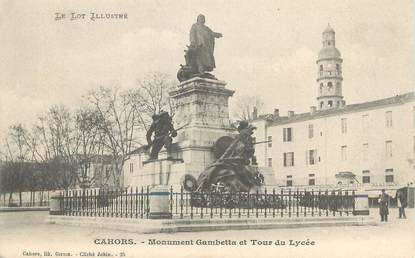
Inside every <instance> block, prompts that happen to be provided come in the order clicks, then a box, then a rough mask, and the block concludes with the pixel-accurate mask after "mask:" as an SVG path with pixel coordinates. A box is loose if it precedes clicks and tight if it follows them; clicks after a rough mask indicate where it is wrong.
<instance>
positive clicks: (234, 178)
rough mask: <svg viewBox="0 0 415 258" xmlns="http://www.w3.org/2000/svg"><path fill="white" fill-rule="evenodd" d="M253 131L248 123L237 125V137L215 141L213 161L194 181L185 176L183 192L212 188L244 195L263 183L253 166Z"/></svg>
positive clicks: (203, 190)
mask: <svg viewBox="0 0 415 258" xmlns="http://www.w3.org/2000/svg"><path fill="white" fill-rule="evenodd" d="M255 129H256V128H255V127H254V126H252V125H249V123H248V122H246V121H241V122H240V123H239V126H238V132H239V134H238V135H237V136H236V137H235V138H231V137H229V136H223V137H221V138H219V139H218V141H217V143H216V144H215V147H214V155H215V156H216V157H218V158H217V160H216V161H215V162H214V163H213V164H211V165H210V166H208V167H207V168H206V169H205V170H204V171H203V172H202V173H201V174H200V175H199V178H198V179H197V180H196V179H195V178H193V177H192V176H191V175H188V176H187V177H186V178H185V180H184V182H183V185H184V186H185V189H186V190H188V191H196V192H209V191H212V187H223V188H224V189H225V191H229V192H248V191H250V190H251V189H253V188H257V187H260V186H261V185H262V184H263V183H264V177H263V175H262V174H261V173H260V172H259V171H258V168H257V167H256V166H255V165H256V164H255V163H256V162H255V158H254V153H255V148H254V145H255V142H254V138H253V137H252V135H253V131H254V130H255ZM252 161H254V162H252ZM189 184H190V185H191V186H190V187H189Z"/></svg>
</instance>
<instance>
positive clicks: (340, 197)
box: [338, 189, 343, 216]
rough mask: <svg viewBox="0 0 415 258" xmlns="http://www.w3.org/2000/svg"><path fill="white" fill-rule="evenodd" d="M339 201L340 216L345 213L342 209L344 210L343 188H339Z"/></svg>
mask: <svg viewBox="0 0 415 258" xmlns="http://www.w3.org/2000/svg"><path fill="white" fill-rule="evenodd" d="M339 201H340V203H339V205H338V208H339V211H340V216H343V214H342V210H343V195H342V190H341V189H340V190H339Z"/></svg>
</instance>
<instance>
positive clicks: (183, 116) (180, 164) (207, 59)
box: [125, 15, 275, 189]
mask: <svg viewBox="0 0 415 258" xmlns="http://www.w3.org/2000/svg"><path fill="white" fill-rule="evenodd" d="M204 23H205V17H204V16H203V15H199V16H198V17H197V22H196V23H195V24H193V26H192V28H191V30H190V45H189V46H188V49H187V50H186V51H185V53H186V55H185V59H186V65H181V68H180V70H179V72H178V76H177V77H178V80H179V81H180V83H179V84H178V85H177V87H176V88H175V89H174V90H173V91H171V92H170V93H169V94H170V97H171V98H172V99H173V100H174V103H175V114H174V121H173V122H174V124H175V125H176V127H180V131H179V130H178V129H177V130H175V129H174V127H173V125H172V121H171V118H170V116H169V115H168V114H159V115H156V116H155V117H154V118H153V119H154V121H153V125H152V127H151V128H150V130H149V131H148V133H147V139H148V143H149V145H148V146H152V149H151V152H150V157H146V155H145V151H142V152H139V153H138V154H137V155H138V158H137V159H138V162H139V163H140V167H139V169H138V170H139V171H138V173H137V174H136V175H133V176H132V175H128V176H127V177H126V179H127V181H128V182H125V186H143V185H173V186H174V187H175V188H176V189H177V188H178V187H180V186H181V185H182V182H183V181H185V178H191V177H193V178H199V175H200V174H201V173H202V172H203V171H205V169H206V168H207V167H208V166H211V165H212V164H214V162H215V161H216V160H217V159H218V158H220V157H221V155H218V152H217V151H215V148H216V150H217V149H218V146H220V145H221V141H223V140H224V141H225V142H227V145H226V147H225V148H223V150H222V152H224V151H225V150H226V148H227V147H229V146H228V145H229V144H230V143H231V142H232V141H233V140H234V139H238V141H237V142H238V143H234V144H235V145H236V146H234V147H235V148H234V147H232V148H231V149H232V150H229V152H232V153H227V154H226V155H225V156H224V157H222V159H221V162H222V163H221V165H219V167H223V166H228V167H229V166H234V168H235V165H236V166H237V167H238V168H244V167H245V166H246V165H249V162H250V161H248V164H246V162H247V160H250V159H253V160H255V157H253V151H254V148H253V144H252V143H247V142H246V139H245V138H246V136H247V135H245V134H246V133H247V132H248V131H249V133H248V134H249V137H251V134H252V133H253V128H252V127H249V125H248V124H247V123H246V124H244V123H241V124H240V128H239V130H235V128H234V127H232V126H231V124H230V119H229V109H228V100H229V97H231V96H232V95H233V94H234V91H233V90H230V89H227V88H226V87H225V86H226V82H224V81H221V80H218V79H217V78H216V77H215V76H214V75H212V74H211V73H210V72H212V71H213V69H214V68H215V66H216V65H215V59H214V46H215V38H220V37H222V34H220V33H217V32H213V31H212V30H211V29H210V28H209V27H207V26H206V25H205V24H204ZM161 116H164V117H165V118H163V119H164V120H163V119H162V118H161ZM160 120H163V121H164V122H160ZM248 127H249V128H248ZM157 128H160V129H157ZM161 128H162V129H161ZM158 130H159V132H158ZM238 131H239V134H238ZM242 131H243V132H242ZM153 133H154V134H155V138H154V140H152V139H151V135H152V134H153ZM242 135H245V136H242ZM165 137H167V138H165ZM172 137H174V140H175V141H174V142H172V141H171V139H172ZM244 137H245V138H244ZM249 137H248V138H249ZM251 138H252V137H251ZM251 138H250V139H251ZM243 141H245V144H242V145H243V146H248V145H249V144H250V145H251V146H250V147H249V146H248V147H247V148H246V150H245V149H244V150H242V149H243V148H240V146H239V147H237V145H238V144H239V145H240V144H241V143H243ZM163 145H164V146H165V147H166V149H162V147H163ZM144 149H146V150H148V149H149V147H146V148H144ZM153 150H154V151H153ZM238 151H239V153H238ZM249 152H250V153H249ZM222 154H224V153H222ZM238 155H239V156H240V157H239V158H237V156H238ZM235 158H236V159H235ZM230 159H234V160H233V161H232V162H229V160H230ZM225 160H226V161H225ZM235 162H236V163H235ZM231 163H232V164H233V165H230V164H231ZM255 163H256V162H252V163H251V165H256V164H255ZM213 166H215V165H213ZM213 170H215V169H213ZM257 170H258V169H257V168H254V167H253V169H250V170H249V171H248V170H244V172H242V173H243V174H245V175H248V174H249V175H250V174H252V175H256V173H257ZM261 172H262V174H263V175H264V177H265V181H266V182H268V183H269V184H274V183H275V180H274V174H273V171H272V169H270V168H261ZM126 174H128V173H126ZM247 185H251V186H252V184H251V183H248V184H247Z"/></svg>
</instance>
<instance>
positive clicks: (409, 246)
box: [0, 209, 415, 258]
mask: <svg viewBox="0 0 415 258" xmlns="http://www.w3.org/2000/svg"><path fill="white" fill-rule="evenodd" d="M371 212H372V214H375V215H377V210H372V211H371ZM407 215H408V219H407V220H399V219H397V210H396V209H391V215H390V222H388V223H384V224H379V225H378V226H360V227H332V228H305V229H278V230H242V231H216V232H197V233H176V234H151V235H150V234H146V235H142V234H134V233H129V232H122V231H110V230H103V229H92V228H85V227H71V226H61V225H50V224H45V223H44V222H43V221H44V219H45V217H46V216H47V213H46V212H13V213H0V228H1V234H0V257H4V258H14V257H37V256H36V255H37V254H39V255H42V256H44V254H45V252H49V253H50V254H51V255H52V257H65V254H67V255H71V256H72V257H101V256H104V257H105V255H112V256H113V257H123V255H125V257H189V258H195V257H206V258H207V257H209V258H210V257H233V256H237V257H415V234H414V232H415V218H414V216H415V212H414V210H407ZM377 217H378V216H376V218H377ZM108 239H111V240H108ZM122 239H126V240H122ZM165 240H170V242H168V241H165ZM171 240H178V241H180V240H183V242H182V243H181V245H173V244H177V243H179V242H171ZM210 240H213V241H212V242H207V241H210ZM214 240H219V241H221V242H222V243H221V244H222V245H220V247H219V246H218V245H207V244H217V242H214ZM244 240H247V241H246V245H245V242H244ZM251 240H259V241H261V242H259V241H258V242H256V244H255V245H253V241H251ZM290 240H291V244H294V245H290ZM307 240H308V243H309V244H310V245H301V241H303V242H302V243H303V244H306V243H307ZM111 241H112V242H113V243H110V242H111ZM163 241H164V242H163ZM296 241H300V242H299V245H298V246H297V247H296V246H295V243H296ZM313 241H314V242H313ZM94 242H97V244H96V243H94ZM123 242H124V243H123ZM103 243H107V244H103ZM128 243H130V244H128ZM150 243H153V245H151V244H150ZM157 243H160V244H163V245H158V244H157ZM270 243H271V244H270ZM284 243H285V245H283V244H284ZM313 243H314V245H313ZM190 244H192V245H190ZM232 244H236V245H232ZM260 244H261V245H260ZM267 244H268V245H267ZM278 244H279V245H278ZM88 255H89V256H88ZM107 257H108V256H107Z"/></svg>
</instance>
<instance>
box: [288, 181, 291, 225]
mask: <svg viewBox="0 0 415 258" xmlns="http://www.w3.org/2000/svg"><path fill="white" fill-rule="evenodd" d="M288 217H289V218H291V188H290V189H288Z"/></svg>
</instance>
